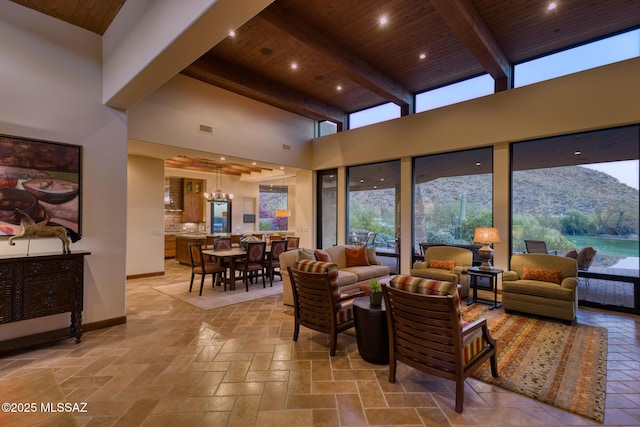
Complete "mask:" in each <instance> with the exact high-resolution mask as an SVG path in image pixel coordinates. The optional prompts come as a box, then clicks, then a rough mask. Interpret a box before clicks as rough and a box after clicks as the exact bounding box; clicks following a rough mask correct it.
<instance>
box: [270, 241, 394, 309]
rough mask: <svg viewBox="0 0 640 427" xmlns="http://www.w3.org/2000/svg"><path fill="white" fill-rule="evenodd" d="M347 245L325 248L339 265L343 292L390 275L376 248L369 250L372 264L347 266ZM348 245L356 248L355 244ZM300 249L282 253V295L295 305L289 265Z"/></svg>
mask: <svg viewBox="0 0 640 427" xmlns="http://www.w3.org/2000/svg"><path fill="white" fill-rule="evenodd" d="M345 247H347V245H337V246H331V247H329V248H326V249H324V250H325V251H326V252H327V253H328V254H329V256H330V257H331V262H333V263H334V264H336V266H337V267H338V286H339V287H340V293H341V294H350V293H354V292H358V291H359V290H360V288H359V286H360V285H361V284H362V283H366V282H368V281H369V280H371V279H373V278H380V277H384V276H388V275H389V267H388V266H386V265H382V262H380V260H378V259H377V258H375V248H373V249H372V250H370V251H369V255H370V256H369V262H370V264H371V265H366V266H365V265H361V266H356V267H347V257H346V255H345V251H344V249H345ZM348 247H351V248H356V247H355V246H348ZM300 250H302V249H294V250H291V251H287V252H284V253H282V254H280V270H281V272H282V295H283V299H284V303H285V304H286V305H291V306H293V291H292V290H291V278H290V277H289V272H288V271H287V267H295V265H296V262H297V260H298V252H299V251H300ZM307 251H309V249H307ZM311 252H313V250H311ZM372 254H373V255H372ZM371 261H373V262H371Z"/></svg>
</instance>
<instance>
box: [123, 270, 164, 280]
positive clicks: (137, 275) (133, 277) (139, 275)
mask: <svg viewBox="0 0 640 427" xmlns="http://www.w3.org/2000/svg"><path fill="white" fill-rule="evenodd" d="M154 276H164V271H156V272H154V273H142V274H131V275H129V276H127V280H129V279H142V278H145V277H154Z"/></svg>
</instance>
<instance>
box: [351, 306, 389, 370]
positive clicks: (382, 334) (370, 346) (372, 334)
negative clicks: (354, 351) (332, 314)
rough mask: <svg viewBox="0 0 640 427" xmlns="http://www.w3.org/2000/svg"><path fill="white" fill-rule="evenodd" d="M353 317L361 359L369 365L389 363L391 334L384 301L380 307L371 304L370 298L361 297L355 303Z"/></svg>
mask: <svg viewBox="0 0 640 427" xmlns="http://www.w3.org/2000/svg"><path fill="white" fill-rule="evenodd" d="M353 317H354V323H355V328H356V341H357V342H358V352H359V353H360V357H362V358H363V359H364V360H366V361H367V362H369V363H375V364H377V365H386V364H388V363H389V332H388V331H387V312H386V309H385V306H384V301H383V302H382V305H381V306H379V307H375V306H372V305H371V304H369V297H368V296H366V297H360V298H357V299H356V300H355V301H354V302H353Z"/></svg>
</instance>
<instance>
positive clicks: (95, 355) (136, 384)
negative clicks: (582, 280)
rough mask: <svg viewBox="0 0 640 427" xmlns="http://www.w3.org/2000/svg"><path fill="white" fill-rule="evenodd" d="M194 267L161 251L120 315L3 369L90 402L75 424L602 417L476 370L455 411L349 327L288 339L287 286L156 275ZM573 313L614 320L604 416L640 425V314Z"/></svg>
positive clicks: (475, 422) (438, 389)
mask: <svg viewBox="0 0 640 427" xmlns="http://www.w3.org/2000/svg"><path fill="white" fill-rule="evenodd" d="M188 277H189V269H188V268H186V267H181V266H178V265H176V264H175V263H174V262H173V261H167V270H166V274H165V276H162V277H151V278H144V279H135V280H129V281H128V283H127V323H126V325H120V326H116V327H111V328H106V329H101V330H96V331H91V332H88V333H85V335H84V337H83V342H82V343H81V344H79V345H76V344H73V342H72V341H71V340H68V341H66V342H63V343H61V344H56V345H53V346H49V347H45V348H42V349H38V350H34V351H28V352H23V353H18V354H12V355H6V356H4V357H1V358H0V378H1V379H7V378H16V377H18V376H23V375H26V374H28V373H33V372H37V371H39V370H40V371H43V372H44V371H47V372H53V374H54V375H55V378H56V379H57V381H58V382H59V384H60V387H61V389H62V391H63V393H64V394H65V396H66V398H67V401H68V402H87V403H88V405H87V409H88V412H87V413H84V414H78V415H76V416H75V420H76V422H77V425H80V426H139V425H142V426H181V427H188V426H243V427H244V426H279V427H281V426H321V425H322V426H371V425H397V426H400V425H402V426H506V425H522V426H533V425H538V426H584V425H598V423H596V422H594V421H592V420H589V419H585V418H582V417H579V416H576V415H574V414H571V413H569V412H565V411H563V410H560V409H557V408H554V407H551V406H548V405H544V404H541V403H538V402H536V401H534V400H532V399H529V398H526V397H523V396H521V395H518V394H514V393H511V392H507V391H505V390H502V389H499V388H496V387H492V386H489V385H486V384H484V383H482V382H479V381H477V380H474V379H472V378H471V379H468V380H467V386H466V396H465V408H464V412H463V414H457V413H456V412H455V411H454V410H453V406H454V394H453V389H454V387H453V383H451V382H448V381H444V380H440V379H438V378H435V377H430V376H427V375H424V374H420V373H416V372H414V371H412V370H411V369H409V368H407V367H406V366H403V365H402V364H400V366H399V370H398V378H399V381H397V382H396V383H395V384H390V383H389V382H388V380H387V377H388V367H387V366H380V365H372V364H369V363H367V362H365V361H363V360H362V359H361V358H360V356H359V354H358V351H357V347H356V340H355V336H354V333H353V330H352V331H349V332H347V333H346V334H342V335H341V336H340V338H339V340H338V354H337V355H336V356H335V357H333V358H331V357H329V353H328V350H327V338H326V336H325V335H322V334H318V333H315V332H312V331H309V330H308V329H305V328H302V330H301V336H300V339H299V341H298V342H297V343H294V342H293V341H292V333H293V318H292V317H291V316H290V315H288V314H285V313H284V310H283V308H284V306H283V305H282V297H281V296H277V297H267V298H265V299H262V300H257V301H251V302H246V303H241V304H237V305H234V306H229V307H225V308H220V309H216V310H211V311H202V310H200V309H198V308H196V307H193V306H191V305H189V304H186V303H184V302H181V301H179V300H177V299H175V298H172V297H170V296H167V295H164V294H162V293H160V292H158V291H155V290H153V289H152V288H151V286H156V285H160V284H169V283H174V282H182V281H184V280H186V279H188ZM205 293H206V289H205ZM578 321H579V322H581V323H589V324H594V325H600V326H604V327H606V328H608V330H609V354H608V373H607V399H606V414H605V425H628V426H630V425H635V426H638V425H640V351H639V350H640V332H639V330H640V329H639V328H640V318H639V317H638V316H631V315H624V314H616V313H609V312H604V311H599V310H595V309H582V308H581V309H580V310H579V314H578ZM405 378H406V379H407V380H406V381H402V379H405ZM408 379H413V380H414V381H409V380H408ZM416 379H417V381H415V380H416ZM0 390H1V389H0ZM0 393H1V391H0ZM7 398H8V397H7V396H5V397H4V400H8V399H7ZM9 400H10V399H9ZM43 425H46V424H43Z"/></svg>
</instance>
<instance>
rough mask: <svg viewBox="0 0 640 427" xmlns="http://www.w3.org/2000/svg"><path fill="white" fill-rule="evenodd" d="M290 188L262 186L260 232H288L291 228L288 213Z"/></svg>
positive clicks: (259, 212) (259, 210)
mask: <svg viewBox="0 0 640 427" xmlns="http://www.w3.org/2000/svg"><path fill="white" fill-rule="evenodd" d="M288 192H289V187H287V186H286V185H261V186H260V207H259V209H258V215H259V227H258V229H259V230H260V231H262V230H264V231H269V230H287V229H288V228H289V217H288V216H287V215H286V212H287V211H288V209H289V208H288V205H289V198H288Z"/></svg>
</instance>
